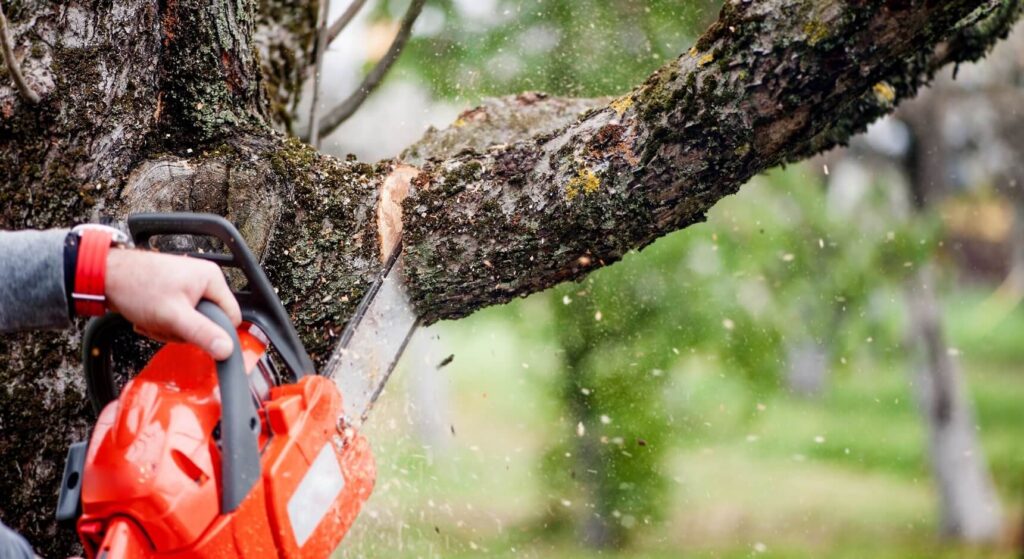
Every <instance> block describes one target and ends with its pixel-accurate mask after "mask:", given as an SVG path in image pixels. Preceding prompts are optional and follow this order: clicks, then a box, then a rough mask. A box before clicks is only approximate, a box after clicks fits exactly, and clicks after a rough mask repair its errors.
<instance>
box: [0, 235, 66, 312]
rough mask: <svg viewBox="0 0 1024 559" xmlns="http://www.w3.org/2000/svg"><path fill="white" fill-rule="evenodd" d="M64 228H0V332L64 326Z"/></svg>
mask: <svg viewBox="0 0 1024 559" xmlns="http://www.w3.org/2000/svg"><path fill="white" fill-rule="evenodd" d="M67 234H68V232H67V230H66V229H63V230H62V229H51V230H49V231H16V232H15V231H0V332H12V331H16V330H29V329H42V328H64V327H67V326H68V325H70V324H71V321H70V319H69V318H68V300H67V295H66V294H65V293H64V238H65V237H67Z"/></svg>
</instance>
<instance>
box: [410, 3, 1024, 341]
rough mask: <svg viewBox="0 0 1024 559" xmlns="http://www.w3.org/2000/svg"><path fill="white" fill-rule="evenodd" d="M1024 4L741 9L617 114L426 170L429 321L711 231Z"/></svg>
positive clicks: (422, 224) (417, 277)
mask: <svg viewBox="0 0 1024 559" xmlns="http://www.w3.org/2000/svg"><path fill="white" fill-rule="evenodd" d="M1016 4H1017V2H1006V3H1000V2H978V1H975V2H967V1H960V2H944V3H935V4H932V3H926V2H901V3H887V4H885V5H882V6H877V5H874V4H872V5H870V6H868V5H852V4H846V3H840V2H820V3H812V4H804V3H797V2H787V1H773V2H760V3H738V2H736V3H733V2H730V3H728V4H726V6H725V7H724V8H723V10H722V14H721V16H720V19H719V21H718V22H717V23H715V25H714V26H713V27H712V28H711V29H710V30H709V31H708V32H707V33H706V34H705V35H704V36H703V37H702V38H701V39H700V41H699V42H698V43H697V46H696V47H695V48H694V49H692V50H691V51H690V52H688V53H687V54H685V55H683V56H682V57H680V58H679V59H678V60H675V61H673V62H672V63H670V64H668V65H666V66H665V67H663V68H662V69H661V70H659V71H658V72H657V73H656V74H655V75H654V76H652V77H651V78H650V79H649V80H648V81H647V83H645V84H644V85H642V86H640V87H639V88H637V89H635V90H634V91H633V92H631V93H630V94H628V95H626V96H624V97H622V98H620V99H618V100H616V101H614V102H612V103H611V104H610V105H607V106H605V107H603V108H600V109H597V110H592V111H590V112H588V113H587V114H586V115H584V116H583V117H582V118H580V119H579V120H578V121H576V122H574V123H573V124H571V125H569V126H567V127H565V128H563V129H561V130H559V131H557V132H556V133H553V134H541V135H538V136H536V137H533V138H530V139H527V140H521V141H518V142H516V143H513V144H510V145H498V146H493V147H491V148H490V149H489V150H486V151H484V150H471V151H466V152H463V153H460V154H457V155H454V156H452V157H450V158H447V159H444V160H436V161H433V162H430V163H427V164H426V165H425V166H424V174H423V175H422V176H421V177H420V179H418V180H419V181H420V183H421V184H422V185H423V187H422V188H420V189H419V190H418V192H416V193H415V194H413V195H412V196H410V197H409V198H408V199H407V200H406V202H405V212H406V215H405V220H406V225H405V240H406V247H407V248H406V258H407V263H408V265H407V269H408V270H409V271H408V276H409V283H410V289H411V290H412V292H413V294H414V295H413V296H414V299H415V300H416V302H417V305H418V308H419V310H420V312H421V313H422V315H423V316H424V319H425V320H426V321H428V322H429V321H433V320H437V319H441V318H454V317H458V316H463V315H465V314H468V313H469V312H472V311H473V310H475V309H477V308H479V307H481V306H485V305H489V304H494V303H499V302H503V301H507V300H509V299H510V298H512V297H515V296H521V295H526V294H528V293H532V292H535V291H538V290H540V289H544V288H546V287H548V286H550V285H553V284H555V283H558V282H560V281H563V280H567V279H573V278H577V277H579V276H581V275H583V274H584V273H586V272H587V271H589V270H590V269H591V268H592V267H594V266H597V265H602V264H607V263H611V262H614V261H616V260H618V259H620V258H621V257H622V256H623V255H624V254H625V253H626V252H628V251H630V250H635V249H638V248H641V247H643V246H645V245H647V244H649V243H650V242H652V241H654V240H655V239H657V238H658V237H660V236H662V235H664V234H666V233H668V232H670V231H674V230H676V229H679V228H682V227H686V226H687V225H690V224H692V223H695V222H698V221H701V220H703V219H704V215H705V212H706V211H707V210H708V209H709V208H710V207H711V206H712V205H713V204H714V203H715V202H716V201H718V200H719V199H721V198H722V197H724V196H727V195H729V194H732V193H734V192H735V191H736V190H737V189H738V188H739V186H740V185H741V184H743V183H744V182H745V181H746V180H747V179H749V178H750V177H751V176H753V175H754V174H756V173H759V172H761V171H763V170H766V169H769V168H771V167H773V166H775V165H778V164H780V163H782V162H785V161H792V160H795V159H798V158H801V157H806V156H807V155H809V154H811V153H814V152H816V151H820V150H822V149H825V148H827V147H830V146H831V145H834V144H836V143H839V142H844V141H846V139H847V138H848V137H849V136H850V135H851V134H853V133H854V132H856V131H858V130H861V129H863V128H864V127H866V125H867V124H868V123H869V122H871V121H872V120H874V119H875V118H877V116H879V115H880V114H882V113H883V112H889V111H891V110H892V108H893V107H894V106H895V104H896V102H898V100H899V99H900V98H901V96H903V95H908V94H911V93H912V92H913V91H916V88H917V87H918V86H920V85H921V84H922V83H925V82H926V81H927V80H928V79H929V77H930V75H931V69H929V67H928V65H927V64H922V62H921V61H922V60H928V59H930V58H932V57H933V56H934V53H935V52H936V51H937V49H939V47H940V46H944V47H949V46H950V45H953V44H954V43H953V41H952V40H953V39H956V38H957V37H960V36H962V34H963V32H964V30H965V29H972V30H977V29H978V27H977V25H978V24H979V22H982V21H988V20H989V18H990V17H993V16H995V15H996V14H999V13H1004V14H1005V13H1007V12H1006V10H1007V9H1008V6H1011V5H1016ZM1010 12H1012V13H1014V14H1015V13H1016V8H1011V9H1010ZM998 35H999V33H996V34H995V36H992V35H986V40H987V41H988V42H987V43H985V44H990V43H991V42H992V41H994V40H995V37H996V36H998ZM981 52H983V49H982V51H981ZM975 56H977V54H975ZM956 59H958V58H957V57H953V58H950V59H949V60H956ZM894 84H898V85H894ZM865 99H870V100H871V104H870V107H868V106H865V105H864V100H865Z"/></svg>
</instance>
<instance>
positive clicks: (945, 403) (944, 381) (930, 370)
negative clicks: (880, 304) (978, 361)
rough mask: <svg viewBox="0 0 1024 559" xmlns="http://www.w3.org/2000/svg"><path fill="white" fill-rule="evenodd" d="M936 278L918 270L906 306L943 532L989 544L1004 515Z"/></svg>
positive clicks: (927, 270)
mask: <svg viewBox="0 0 1024 559" xmlns="http://www.w3.org/2000/svg"><path fill="white" fill-rule="evenodd" d="M935 275H936V274H935V270H934V267H933V266H932V265H930V264H926V265H923V266H922V267H921V268H920V270H919V271H918V273H917V274H915V276H914V277H913V278H912V280H911V283H910V285H909V286H908V288H907V306H908V322H909V324H910V336H911V338H912V340H913V344H914V346H916V347H915V354H916V356H915V357H916V361H917V369H918V373H917V375H916V378H917V383H916V384H917V386H918V397H919V400H920V405H921V411H922V414H923V415H924V419H925V424H926V425H927V428H928V442H929V451H930V454H931V464H932V472H933V473H934V475H935V483H936V485H937V487H938V490H939V497H940V500H939V502H940V507H939V508H940V511H941V522H942V534H943V535H945V536H947V537H950V538H955V539H958V540H964V541H968V542H993V541H996V540H998V539H999V537H1000V535H1001V533H1002V512H1001V510H1000V506H999V499H998V496H997V495H996V492H995V488H994V487H993V485H992V478H991V477H990V476H989V473H988V465H987V464H986V461H985V453H984V451H983V450H982V448H981V445H980V444H979V442H978V435H977V431H976V427H975V426H976V422H975V419H974V413H973V411H972V409H971V404H970V399H969V396H968V394H967V390H966V387H965V386H964V384H963V381H962V378H963V373H962V371H961V370H960V366H959V364H958V363H957V361H956V360H955V359H954V358H953V357H952V356H951V355H950V354H949V350H948V347H947V346H946V341H945V336H944V335H943V328H942V317H941V307H940V305H939V301H938V298H937V297H936V294H935Z"/></svg>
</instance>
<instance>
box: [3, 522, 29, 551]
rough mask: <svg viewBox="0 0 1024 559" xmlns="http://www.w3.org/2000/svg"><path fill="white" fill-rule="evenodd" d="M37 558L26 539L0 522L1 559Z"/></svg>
mask: <svg viewBox="0 0 1024 559" xmlns="http://www.w3.org/2000/svg"><path fill="white" fill-rule="evenodd" d="M35 556H36V554H35V552H34V551H32V546H30V545H29V544H28V542H27V541H25V538H23V537H21V536H20V535H18V533H17V532H15V531H14V530H11V529H10V528H8V527H7V526H4V523H3V522H0V559H34V558H35Z"/></svg>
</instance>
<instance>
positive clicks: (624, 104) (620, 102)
mask: <svg viewBox="0 0 1024 559" xmlns="http://www.w3.org/2000/svg"><path fill="white" fill-rule="evenodd" d="M632 106H633V95H632V94H630V95H625V96H623V97H619V98H618V99H616V100H614V101H612V103H611V108H612V109H614V110H615V113H616V114H618V115H619V116H622V115H623V114H625V113H626V111H628V110H629V108H630V107H632Z"/></svg>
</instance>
